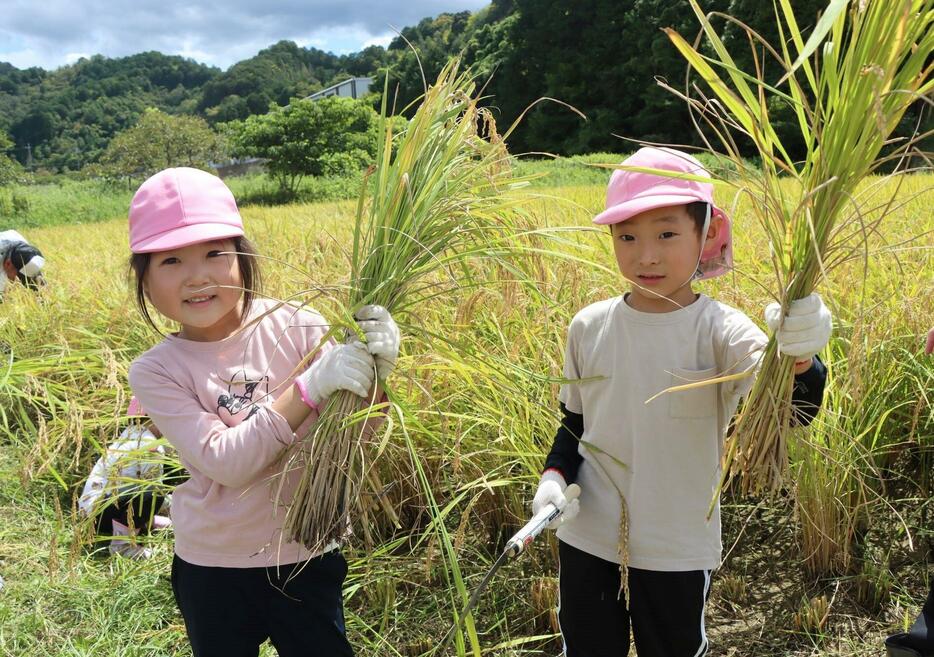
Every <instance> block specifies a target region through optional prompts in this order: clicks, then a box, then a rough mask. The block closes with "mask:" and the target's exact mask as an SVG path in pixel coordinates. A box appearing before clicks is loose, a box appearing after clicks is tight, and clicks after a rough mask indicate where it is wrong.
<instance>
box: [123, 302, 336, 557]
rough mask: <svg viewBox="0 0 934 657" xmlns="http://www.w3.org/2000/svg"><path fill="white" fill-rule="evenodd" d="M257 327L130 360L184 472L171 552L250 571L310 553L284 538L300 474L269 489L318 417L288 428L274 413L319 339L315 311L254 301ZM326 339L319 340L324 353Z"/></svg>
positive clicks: (140, 391)
mask: <svg viewBox="0 0 934 657" xmlns="http://www.w3.org/2000/svg"><path fill="white" fill-rule="evenodd" d="M263 313H268V314H266V315H265V317H263V318H262V319H261V320H260V321H259V322H258V323H255V324H248V325H246V326H245V327H244V328H243V330H241V331H239V332H238V333H237V334H235V335H232V336H230V337H229V338H227V339H225V340H220V341H217V342H194V341H191V340H185V339H183V338H179V337H176V336H172V335H170V336H168V337H166V338H165V340H163V341H162V342H161V343H159V344H158V345H156V346H155V347H153V348H152V349H150V350H149V351H147V352H146V353H144V354H143V355H141V356H140V357H139V358H137V359H136V360H135V361H133V364H132V365H131V366H130V386H131V388H132V389H133V394H134V395H136V397H137V399H139V401H140V402H141V403H142V406H143V408H144V409H146V412H147V413H148V414H149V416H150V417H151V418H152V420H153V422H154V423H155V425H156V426H157V427H159V429H160V430H161V431H162V433H163V435H164V436H165V437H166V438H167V439H168V441H169V442H170V443H172V445H173V446H175V448H176V449H177V450H178V454H179V457H180V459H181V462H182V464H183V465H184V466H185V467H186V468H187V469H188V471H189V473H190V474H191V478H190V479H189V480H188V481H186V482H184V483H183V484H181V485H180V486H178V488H177V489H176V490H175V492H174V494H173V496H172V520H173V524H174V526H175V553H176V554H177V555H178V556H179V557H180V558H182V559H184V560H185V561H187V562H189V563H193V564H197V565H200V566H223V567H231V568H250V567H259V566H272V565H277V564H289V563H295V562H297V561H301V560H304V559H307V558H309V557H311V556H314V555H313V554H312V553H310V552H309V551H308V550H306V549H305V548H304V547H302V546H300V545H299V544H297V543H293V542H290V541H288V540H286V538H285V537H284V536H282V523H283V519H284V516H285V509H284V508H283V507H282V506H281V505H283V504H288V503H289V502H291V499H292V494H293V491H294V490H295V487H296V485H297V484H298V480H299V477H300V472H299V470H298V469H293V470H292V471H291V472H290V473H289V474H288V476H287V478H286V480H285V483H284V485H283V487H282V490H281V492H279V500H278V505H277V503H276V493H277V487H278V476H279V473H280V471H281V469H282V465H283V459H282V457H283V456H284V453H285V450H286V448H287V447H288V446H289V445H291V444H292V443H294V442H295V440H296V436H298V437H302V436H304V435H305V432H306V431H307V429H308V427H309V426H310V425H311V424H312V423H313V422H314V420H315V419H316V418H317V414H316V413H315V412H312V414H311V415H310V416H309V418H308V419H307V420H306V421H305V422H304V423H303V424H302V426H301V427H299V429H298V430H297V431H296V432H295V433H293V432H292V430H291V429H290V428H289V424H288V422H287V421H286V420H285V418H283V417H282V416H281V415H279V414H278V413H276V412H275V411H274V410H272V408H271V405H272V402H273V401H274V400H275V399H276V398H277V397H278V396H279V395H280V394H282V392H283V391H285V390H286V389H287V387H288V386H290V385H292V382H293V380H294V377H293V374H292V371H293V369H295V367H296V366H297V365H298V363H299V362H300V361H301V360H302V358H304V357H305V356H306V355H307V354H308V353H310V352H311V351H313V350H314V349H316V348H317V347H318V346H319V344H321V343H322V339H323V337H324V335H325V333H326V332H327V329H328V327H327V325H326V323H325V320H324V319H323V318H322V317H321V315H319V314H318V313H316V312H312V311H307V310H296V309H295V308H294V307H291V306H281V307H278V308H277V304H276V303H274V302H270V301H264V300H255V301H254V303H253V308H252V311H251V317H258V316H260V315H262V314H263ZM332 346H333V343H332V342H325V343H323V344H322V345H321V351H320V352H319V353H322V352H323V351H324V350H326V349H329V348H331V347H332Z"/></svg>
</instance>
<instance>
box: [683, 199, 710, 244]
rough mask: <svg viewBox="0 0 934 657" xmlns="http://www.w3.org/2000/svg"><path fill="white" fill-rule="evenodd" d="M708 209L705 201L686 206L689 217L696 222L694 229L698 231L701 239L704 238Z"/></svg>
mask: <svg viewBox="0 0 934 657" xmlns="http://www.w3.org/2000/svg"><path fill="white" fill-rule="evenodd" d="M707 207H708V206H707V204H706V203H705V202H704V201H694V202H693V203H688V204H687V205H685V206H684V209H685V210H687V212H688V215H690V217H691V219H693V220H694V228H695V229H696V230H697V234H698V235H700V236H701V237H703V235H701V233H702V232H703V231H704V223H706V221H707Z"/></svg>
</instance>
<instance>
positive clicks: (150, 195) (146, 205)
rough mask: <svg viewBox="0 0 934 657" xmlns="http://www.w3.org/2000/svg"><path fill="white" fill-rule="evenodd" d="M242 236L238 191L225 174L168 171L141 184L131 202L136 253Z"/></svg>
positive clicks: (132, 244)
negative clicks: (235, 194)
mask: <svg viewBox="0 0 934 657" xmlns="http://www.w3.org/2000/svg"><path fill="white" fill-rule="evenodd" d="M242 235H243V220H242V219H241V218H240V212H239V211H238V210H237V202H236V201H235V200H234V197H233V194H231V192H230V190H229V189H228V188H227V185H225V184H224V182H223V181H222V180H221V179H220V178H218V177H217V176H215V175H212V174H210V173H208V172H206V171H201V170H200V169H191V168H189V167H177V168H174V169H164V170H162V171H160V172H159V173H157V174H155V175H154V176H152V177H151V178H149V179H148V180H146V182H144V183H143V184H142V185H140V187H139V189H138V190H136V194H134V196H133V201H132V202H131V203H130V250H131V251H132V252H133V253H152V252H153V251H169V250H171V249H180V248H182V247H184V246H188V245H190V244H197V243H198V242H209V241H211V240H219V239H225V238H229V237H240V236H242Z"/></svg>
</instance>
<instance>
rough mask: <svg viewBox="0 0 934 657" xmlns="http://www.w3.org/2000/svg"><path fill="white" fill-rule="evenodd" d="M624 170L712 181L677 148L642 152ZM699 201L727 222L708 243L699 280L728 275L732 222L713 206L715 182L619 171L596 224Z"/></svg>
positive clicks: (613, 178) (609, 187) (624, 164)
mask: <svg viewBox="0 0 934 657" xmlns="http://www.w3.org/2000/svg"><path fill="white" fill-rule="evenodd" d="M620 166H623V167H638V168H640V169H661V170H664V171H671V172H673V173H679V174H680V173H686V174H690V175H693V176H700V177H703V178H710V174H709V173H707V170H706V169H705V168H704V165H703V164H701V163H700V162H698V161H697V160H696V159H695V158H694V157H692V156H690V155H688V154H687V153H682V152H681V151H677V150H675V149H673V148H655V147H645V148H640V149H639V150H638V151H636V153H635V154H633V155H631V156H629V157H628V158H626V159H625V160H624V161H623V163H622V164H621V165H620ZM695 201H703V202H704V203H707V204H709V205H710V211H711V218H714V217H722V218H723V227H722V228H721V230H720V232H719V234H718V235H717V238H716V239H714V240H707V241H706V242H705V243H704V251H703V254H702V255H701V259H700V265H699V266H698V278H713V277H714V276H719V275H721V274H724V273H726V272H727V271H728V270H729V269H730V268H732V266H733V244H732V242H733V240H732V237H731V234H730V218H729V217H728V216H727V215H726V213H725V212H724V211H723V210H721V209H720V208H718V207H717V206H716V205H715V204H714V202H713V182H702V181H700V180H687V179H685V178H673V177H670V176H665V175H661V174H655V173H648V172H645V171H634V170H632V169H617V170H615V171H614V172H613V174H612V175H611V176H610V184H609V185H607V189H606V210H604V211H603V212H601V213H600V214H598V215H597V216H596V217H594V220H593V223H595V224H602V225H607V224H617V223H619V222H621V221H626V220H627V219H630V218H632V217H634V216H636V215H637V214H639V213H641V212H645V211H646V210H654V209H655V208H664V207H670V206H673V205H687V204H688V203H694V202H695Z"/></svg>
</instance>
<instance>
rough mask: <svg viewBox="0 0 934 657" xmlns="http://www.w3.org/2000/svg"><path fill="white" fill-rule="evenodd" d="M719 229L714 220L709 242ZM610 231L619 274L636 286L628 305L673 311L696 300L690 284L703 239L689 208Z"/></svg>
mask: <svg viewBox="0 0 934 657" xmlns="http://www.w3.org/2000/svg"><path fill="white" fill-rule="evenodd" d="M718 228H719V226H715V225H714V222H711V226H710V230H709V231H708V238H710V236H711V235H712V234H714V235H715V234H716V231H717V230H718ZM610 230H611V234H612V235H613V251H614V252H615V253H616V263H617V265H619V271H620V273H621V274H622V275H623V277H624V278H625V279H626V280H628V281H629V282H630V283H631V284H632V287H631V294H630V297H629V305H631V306H632V307H633V308H635V309H636V310H641V311H643V312H670V311H672V310H677V309H678V308H682V307H684V306H687V305H689V304H690V303H692V302H693V301H694V291H693V290H692V289H691V280H692V278H693V275H694V271H695V269H696V268H697V259H698V256H699V255H700V248H701V239H700V232H699V231H698V229H697V227H696V224H695V223H694V220H693V219H692V218H691V216H690V215H689V214H688V212H687V209H686V208H685V206H683V205H676V206H671V207H666V208H655V209H653V210H646V211H645V212H641V213H639V214H637V215H635V216H634V217H631V218H629V219H627V220H625V221H621V222H619V223H618V224H613V225H611V226H610Z"/></svg>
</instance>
